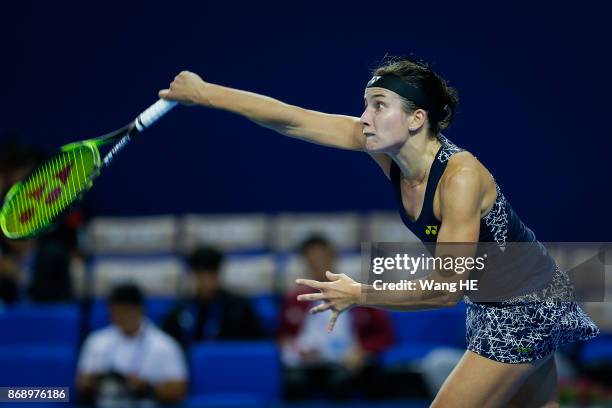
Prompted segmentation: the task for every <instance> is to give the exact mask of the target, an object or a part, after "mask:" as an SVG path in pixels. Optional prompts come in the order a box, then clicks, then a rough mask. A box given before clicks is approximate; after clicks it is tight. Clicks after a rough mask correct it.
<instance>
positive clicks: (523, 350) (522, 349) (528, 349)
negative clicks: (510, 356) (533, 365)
mask: <svg viewBox="0 0 612 408" xmlns="http://www.w3.org/2000/svg"><path fill="white" fill-rule="evenodd" d="M531 350H532V349H531V347H518V348H517V349H516V351H518V352H519V353H531Z"/></svg>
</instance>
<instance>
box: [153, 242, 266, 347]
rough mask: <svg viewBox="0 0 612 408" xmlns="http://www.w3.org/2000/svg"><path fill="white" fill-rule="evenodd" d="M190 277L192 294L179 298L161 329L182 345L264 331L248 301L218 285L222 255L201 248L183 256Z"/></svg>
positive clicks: (246, 336) (258, 334)
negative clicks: (193, 288) (185, 259)
mask: <svg viewBox="0 0 612 408" xmlns="http://www.w3.org/2000/svg"><path fill="white" fill-rule="evenodd" d="M187 262H188V264H189V268H190V271H191V273H192V275H193V278H194V285H195V291H194V292H195V293H194V296H193V297H190V298H187V299H184V300H182V301H180V302H179V303H178V304H177V305H176V306H175V307H174V309H173V310H172V312H171V313H170V314H169V316H168V317H167V318H166V319H165V321H164V324H163V328H164V330H165V331H166V332H167V333H169V334H170V335H172V336H173V337H174V338H176V339H177V340H178V341H179V342H180V343H181V344H182V345H183V347H185V348H186V347H189V345H191V344H192V343H193V342H198V341H205V340H249V339H250V340H252V339H258V338H261V337H263V336H264V333H265V332H264V330H263V328H262V326H261V324H260V322H259V318H258V316H257V314H256V313H255V310H254V309H253V306H252V305H251V303H250V301H249V300H248V299H246V298H244V297H242V296H239V295H237V294H234V293H232V292H230V291H228V290H227V289H224V288H222V287H221V277H220V274H221V266H222V263H223V255H222V254H221V253H220V252H219V251H218V250H217V249H215V248H211V247H201V248H198V249H196V250H195V251H194V252H193V253H192V254H191V255H190V256H189V258H188V259H187Z"/></svg>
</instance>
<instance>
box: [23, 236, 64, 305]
mask: <svg viewBox="0 0 612 408" xmlns="http://www.w3.org/2000/svg"><path fill="white" fill-rule="evenodd" d="M32 272H33V275H32V281H31V283H30V286H29V295H30V299H31V300H33V301H36V302H58V301H67V300H71V299H72V298H73V293H72V280H71V277H70V256H69V253H68V248H66V246H65V245H64V244H63V242H62V241H60V240H58V239H57V238H54V236H53V235H51V236H45V237H43V238H42V239H40V240H39V242H38V248H37V250H36V255H35V258H34V265H33V268H32Z"/></svg>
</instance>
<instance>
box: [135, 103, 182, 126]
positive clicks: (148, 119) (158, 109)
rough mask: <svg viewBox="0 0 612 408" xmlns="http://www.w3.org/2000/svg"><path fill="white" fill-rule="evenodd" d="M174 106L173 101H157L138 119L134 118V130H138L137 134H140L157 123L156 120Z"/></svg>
mask: <svg viewBox="0 0 612 408" xmlns="http://www.w3.org/2000/svg"><path fill="white" fill-rule="evenodd" d="M175 106H176V102H174V101H167V100H165V99H160V100H158V101H157V102H155V103H154V104H153V105H151V106H150V107H149V108H148V109H147V110H145V111H144V112H142V113H141V114H140V115H138V118H136V129H138V131H139V132H142V131H143V130H144V129H146V128H148V127H149V126H151V125H152V124H153V123H155V122H157V119H159V118H161V117H162V116H164V115H165V114H166V113H168V111H170V109H172V108H174V107H175Z"/></svg>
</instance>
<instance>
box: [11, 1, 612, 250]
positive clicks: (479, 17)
mask: <svg viewBox="0 0 612 408" xmlns="http://www.w3.org/2000/svg"><path fill="white" fill-rule="evenodd" d="M601 3H602V4H603V3H604V2H601ZM602 4H598V3H596V2H588V1H587V2H584V1H582V2H579V3H574V2H572V3H568V4H562V3H561V2H550V3H548V4H545V3H538V4H531V2H526V1H519V2H478V3H474V2H471V3H464V2H456V1H452V0H443V1H438V2H422V1H421V2H398V3H397V4H393V3H388V2H379V3H376V2H370V3H358V2H329V1H328V2H281V1H278V2H253V3H247V2H244V3H241V2H231V1H228V2H218V1H215V2H207V1H199V2H193V3H188V2H184V3H171V2H158V3H156V2H144V1H131V2H118V1H106V2H100V3H89V2H80V3H62V2H59V3H57V2H40V3H38V2H37V3H34V2H19V3H18V4H16V2H13V4H10V5H8V4H4V5H3V6H2V12H1V13H0V23H1V24H0V41H1V43H0V45H1V50H2V64H1V65H2V66H1V68H0V69H1V74H2V77H1V78H2V91H1V93H0V94H1V95H2V97H1V98H0V132H3V131H12V132H17V133H18V134H19V135H20V138H21V139H22V140H23V141H25V142H28V143H34V144H40V145H42V146H44V147H45V148H48V149H50V148H52V147H56V146H59V145H61V144H63V143H66V142H70V141H74V140H80V139H84V138H89V137H94V136H98V135H100V134H102V133H104V132H106V131H108V130H112V129H113V128H116V127H118V126H119V125H122V124H124V123H127V122H128V121H129V120H131V119H132V117H133V116H134V115H135V114H137V113H138V112H140V111H141V110H142V109H143V108H145V107H147V106H148V105H149V104H151V103H152V102H154V101H155V100H156V98H157V91H158V89H160V88H164V87H166V86H167V85H168V83H169V82H170V81H171V80H172V78H173V77H174V75H176V74H177V73H178V72H179V71H180V70H183V69H189V70H192V71H195V72H197V73H199V74H200V75H202V76H203V77H204V78H205V79H206V80H208V81H211V82H216V83H219V84H223V85H229V86H233V87H238V88H244V89H247V90H251V91H255V92H261V93H265V94H268V95H270V96H273V97H276V98H279V99H282V100H284V101H286V102H289V103H294V104H297V105H301V106H304V107H309V108H314V109H318V110H323V111H327V112H335V113H343V114H349V115H356V116H359V115H360V114H361V108H362V103H363V102H362V98H363V87H364V85H365V83H366V82H367V80H368V79H369V70H370V69H371V68H373V67H374V66H375V65H376V63H377V62H378V61H380V59H381V58H382V57H383V56H384V55H385V54H386V53H389V54H399V55H406V54H411V53H413V54H415V55H417V56H419V57H421V58H423V59H425V60H426V61H429V62H430V63H432V64H433V66H434V68H436V69H437V70H439V71H440V72H441V73H442V74H443V75H444V76H446V77H447V78H448V79H449V80H450V81H451V83H452V84H453V85H454V86H456V87H457V88H459V91H460V98H461V103H460V109H459V113H458V116H457V120H456V123H455V124H454V125H453V126H452V127H451V128H450V129H449V130H448V131H447V132H446V135H447V136H448V137H449V138H451V139H452V140H453V141H455V142H456V143H457V144H459V145H461V146H463V147H465V148H467V149H469V150H471V151H472V152H473V153H474V154H475V155H476V156H477V157H478V158H479V159H480V160H481V161H482V162H483V163H484V164H485V165H486V166H488V167H489V169H490V170H491V171H492V173H493V174H494V175H495V177H496V178H497V181H498V182H499V183H500V185H501V187H502V189H503V190H504V191H505V193H506V196H507V197H508V198H509V199H510V201H511V203H512V205H513V206H514V207H515V209H516V210H517V211H518V212H519V214H520V215H521V216H522V218H523V219H524V220H525V221H526V222H527V224H528V225H530V226H531V227H532V228H533V229H534V230H535V231H536V233H537V234H538V236H539V237H540V238H541V239H543V240H549V241H555V240H586V241H588V240H592V241H595V240H607V241H610V240H611V239H610V237H611V232H610V231H611V230H612V229H611V227H612V222H611V221H610V218H609V211H608V209H609V208H610V202H611V201H610V196H611V193H610V181H609V178H610V174H611V167H610V161H609V160H610V159H609V151H610V149H609V143H610V127H609V125H608V117H609V115H610V108H611V106H610V105H611V103H610V93H611V91H612V86H611V85H610V80H609V78H610V73H611V72H612V57H611V56H610V52H609V51H610V44H609V42H610V38H612V36H611V34H612V29H611V28H610V19H609V16H610V13H609V11H610V10H608V9H607V8H608V7H607V6H604V5H602ZM394 204H395V202H394V198H393V196H392V192H391V189H390V187H389V185H388V184H387V182H386V181H385V179H384V176H383V175H382V173H381V172H380V171H379V170H378V168H377V166H376V165H375V164H374V163H373V162H371V161H370V160H369V159H368V157H367V156H366V155H364V154H360V153H353V152H344V151H337V150H332V149H328V148H323V147H318V146H314V145H308V144H305V143H302V142H299V141H294V140H289V139H287V138H283V137H281V136H279V135H276V134H274V133H272V132H270V131H267V130H265V129H261V128H258V127H257V126H255V125H253V124H251V123H249V122H248V121H247V120H245V119H242V118H240V117H236V116H232V115H230V114H228V113H225V112H218V111H212V110H204V109H201V108H184V107H181V108H179V109H176V110H175V111H173V112H172V113H171V114H170V115H168V116H167V117H166V118H164V119H163V120H162V121H161V122H160V123H159V124H158V125H156V126H155V127H154V128H152V129H151V130H150V131H147V132H146V133H145V134H143V135H142V138H140V139H139V140H135V141H134V142H133V143H132V145H131V146H129V148H128V149H126V150H125V151H124V152H123V153H122V155H121V156H120V157H119V159H117V160H116V162H115V163H114V164H113V166H111V168H110V169H109V170H108V171H107V172H106V173H105V174H104V176H103V177H101V178H100V179H99V182H98V183H96V185H95V187H94V190H93V191H92V194H91V195H90V196H89V205H90V207H91V209H92V211H93V213H94V214H156V213H183V212H259V211H266V212H275V211H336V210H338V211H344V210H358V211H368V210H371V209H392V208H394Z"/></svg>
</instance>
